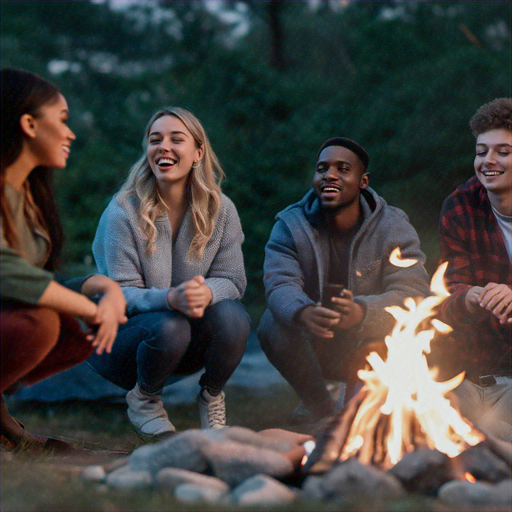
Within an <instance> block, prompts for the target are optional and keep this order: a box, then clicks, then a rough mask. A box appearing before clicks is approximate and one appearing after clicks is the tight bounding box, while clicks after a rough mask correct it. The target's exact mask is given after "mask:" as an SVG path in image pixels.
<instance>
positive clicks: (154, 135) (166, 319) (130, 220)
mask: <svg viewBox="0 0 512 512" xmlns="http://www.w3.org/2000/svg"><path fill="white" fill-rule="evenodd" d="M143 148H144V151H143V153H142V155H141V157H140V158H139V160H138V161H137V162H136V163H135V164H134V165H133V166H132V168H131V170H130V172H129V175H128V178H127V180H126V182H125V183H124V185H123V186H122V188H121V191H120V193H119V194H118V195H117V196H116V197H114V198H113V199H112V201H111V202H110V204H109V205H108V207H107V209H106V211H105V212H104V214H103V216H102V217H101V220H100V223H99V226H98V230H97V232H96V238H95V240H94V245H93V252H94V257H95V259H96V263H97V265H98V269H99V271H100V272H102V273H104V274H106V275H108V276H109V277H111V278H112V279H114V280H116V281H117V282H118V283H119V284H120V285H121V287H122V289H123V292H124V294H125V297H126V299H127V301H128V306H127V313H128V316H129V320H128V322H127V323H126V324H125V325H123V326H122V327H121V328H120V330H119V335H118V337H117V341H116V344H115V347H114V350H113V351H112V353H111V354H107V355H106V356H103V357H101V358H98V357H97V356H95V355H93V357H92V358H91V359H90V361H89V362H90V364H91V365H92V366H93V368H94V369H95V370H96V371H97V372H98V373H100V374H101V375H103V376H104V377H105V378H107V379H108V380H110V381H111V382H113V383H114V384H117V385H118V386H120V387H122V388H124V389H126V390H127V391H129V392H128V394H127V396H126V400H127V402H128V416H129V418H130V420H131V422H132V423H133V425H134V426H135V427H136V429H137V431H138V433H139V434H140V435H142V436H143V437H150V438H151V437H153V438H155V437H156V438H162V437H168V436H169V435H172V434H173V433H174V432H175V428H174V425H173V424H172V423H171V422H170V420H169V418H168V416H167V412H166V410H165V409H164V407H163V403H162V399H161V390H162V388H163V387H164V385H165V384H168V383H169V382H170V381H172V380H173V379H175V378H177V376H180V375H185V374H190V373H194V372H196V371H198V370H200V369H202V368H204V373H203V375H202V376H201V379H200V381H199V384H200V386H201V390H200V392H199V394H198V402H199V411H200V417H201V426H202V428H213V429H217V428H222V427H224V426H225V425H226V413H225V403H224V392H223V389H224V386H225V384H226V383H227V381H228V380H229V378H230V377H231V375H232V374H233V372H234V371H235V369H236V367H237V366H238V364H239V362H240V360H241V359H242V356H243V354H244V351H245V347H246V342H247V338H248V335H249V329H250V320H249V315H248V314H247V312H246V311H245V308H244V307H243V305H242V304H241V302H240V299H241V298H242V296H243V293H244V291H245V286H246V277H245V271H244V261H243V255H242V242H243V240H244V235H243V232H242V227H241V225H240V219H239V217H238V213H237V211H236V208H235V205H234V204H233V203H232V202H231V201H230V199H229V198H227V197H226V196H225V195H224V194H222V192H221V188H220V182H221V179H222V176H223V174H224V173H223V171H222V168H221V166H220V164H219V161H218V159H217V157H216V156H215V153H214V152H213V149H212V147H211V145H210V142H209V140H208V137H207V136H206V133H205V130H204V128H203V126H202V125H201V123H200V122H199V120H198V119H197V118H196V117H195V116H194V115H193V114H192V113H191V112H190V111H188V110H186V109H184V108H180V107H172V108H165V109H161V110H159V111H158V112H156V113H155V114H154V115H153V116H152V117H151V119H150V120H149V123H148V125H147V127H146V130H145V133H144V139H143Z"/></svg>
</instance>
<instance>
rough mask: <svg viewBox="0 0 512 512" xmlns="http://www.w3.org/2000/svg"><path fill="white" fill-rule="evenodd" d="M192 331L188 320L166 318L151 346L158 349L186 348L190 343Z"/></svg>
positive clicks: (180, 317)
mask: <svg viewBox="0 0 512 512" xmlns="http://www.w3.org/2000/svg"><path fill="white" fill-rule="evenodd" d="M190 337H191V330H190V324H189V322H188V320H187V319H186V318H185V317H184V316H182V315H180V316H172V317H169V318H166V319H165V320H164V321H163V322H162V326H161V327H160V330H159V332H158V334H157V335H156V336H155V339H154V341H153V342H152V343H151V344H154V345H156V348H165V347H182V346H184V347H186V346H187V345H188V344H189V342H190Z"/></svg>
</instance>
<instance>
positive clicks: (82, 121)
mask: <svg viewBox="0 0 512 512" xmlns="http://www.w3.org/2000/svg"><path fill="white" fill-rule="evenodd" d="M1 11H2V12H1V14H2V31H1V49H2V53H1V58H2V66H3V67H4V66H13V67H22V68H25V69H28V70H31V71H35V72H37V73H39V74H41V75H43V76H44V77H46V78H49V79H50V80H53V81H54V82H56V83H57V84H58V85H59V86H60V87H61V88H62V90H63V92H64V95H65V96H66V98H67V100H68V103H69V105H70V110H71V120H70V125H71V128H72V129H73V130H74V131H75V133H76V134H77V140H76V142H75V143H74V144H73V151H72V153H71V157H70V159H69V162H68V167H67V168H66V169H65V170H64V171H59V172H58V173H57V175H56V180H57V187H58V194H59V205H60V209H61V211H62V215H63V218H64V222H65V228H66V229H65V230H66V234H67V243H66V252H65V264H66V265H65V268H64V270H65V272H67V273H68V274H76V273H85V272H90V271H91V270H92V269H93V268H94V262H93V259H92V252H91V244H92V240H93V237H94V233H95V230H96V226H97V224H98V221H99V217H100V215H101V213H102V212H103V210H104V208H105V207H106V205H107V204H108V202H109V200H110V199H111V197H112V195H113V194H114V193H115V192H116V190H117V189H118V187H119V186H120V184H121V183H122V181H123V180H124V178H125V177H126V175H127V171H128V169H129V168H130V166H131V165H132V163H133V162H134V161H135V160H136V159H137V158H138V155H139V154H140V152H141V141H142V135H143V131H144V128H145V125H146V122H147V120H148V119H149V117H150V115H151V113H152V112H153V111H154V110H156V109H158V108H160V107H162V106H166V105H179V106H184V107H187V108H189V109H191V110H192V111H193V112H194V113H195V114H196V115H197V116H198V117H199V119H200V120H201V121H202V122H203V124H204V126H205V128H206V130H207V133H208V134H209V137H210V140H211V142H212V144H213V148H214V150H215V152H216V153H217V155H218V156H219V158H220V161H221V162H222V164H223V167H224V169H225V171H226V174H227V179H226V180H225V181H224V183H223V188H224V191H225V193H226V194H227V195H228V196H229V197H230V198H231V199H232V200H233V201H234V203H235V204H236V206H237V208H238V211H239V213H240V217H241V220H242V225H243V228H244V232H245V235H246V241H245V243H244V255H245V262H246V269H247V275H248V282H249V284H248V289H247V293H246V295H245V298H244V303H245V304H246V305H247V307H248V308H249V311H250V312H251V315H252V317H253V321H254V322H257V320H258V319H259V316H260V314H261V313H262V311H263V309H264V306H265V299H264V290H263V282H262V276H263V258H264V247H265V243H266V242H267V240H268V237H269V234H270V231H271V229H272V226H273V223H274V216H275V214H276V213H277V212H279V211H280V210H281V209H283V208H284V207H286V206H287V205H289V204H291V203H294V202H296V201H297V200H299V199H300V198H301V197H302V196H303V195H304V194H305V192H306V191H307V190H308V189H309V187H310V185H311V180H312V175H313V171H314V165H315V156H316V153H317V150H318V148H319V146H320V145H321V143H322V142H323V141H324V140H325V139H327V138H329V137H331V136H337V135H341V136H346V137H350V138H353V139H355V140H357V141H359V142H360V143H361V144H363V146H365V147H366V148H367V149H368V151H369V153H370V156H371V164H370V169H369V170H370V172H371V186H372V187H374V188H375V189H376V190H377V192H378V193H379V194H380V195H382V196H383V197H384V198H385V199H386V200H387V202H388V203H390V204H392V205H394V206H398V207H400V208H402V209H404V210H405V211H406V212H407V214H408V215H409V216H410V219H411V222H412V224H413V225H414V226H415V228H416V229H417V231H418V233H419V235H420V238H421V242H422V247H423V250H424V251H425V252H426V253H427V256H428V261H427V266H428V270H429V271H430V272H432V271H433V270H434V269H435V268H436V266H437V263H438V261H437V260H438V256H439V249H438V243H437V222H438V218H439V212H440V208H441V204H442V201H443V199H444V198H445V197H446V196H447V195H448V194H449V193H450V192H451V191H452V190H453V189H454V188H455V187H456V186H457V185H459V184H460V183H462V182H463V181H465V180H466V179H467V178H468V177H469V176H471V174H472V172H473V167H472V160H473V154H474V139H473V137H472V135H471V133H470V130H469V127H468V120H469V118H470V117H471V116H472V115H473V113H474V112H475V110H476V109H477V108H478V107H479V106H480V105H481V104H483V103H485V102H488V101H490V100H492V99H494V98H496V97H502V96H510V95H511V55H510V43H511V41H510V39H511V38H510V21H511V4H510V2H508V1H492V0H491V1H489V0H487V1H443V2H440V1H428V0H425V1H362V0H359V1H355V0H354V1H347V0H338V1H328V0H315V1H284V0H252V1H251V0H236V1H230V0H225V1H219V0H186V1H182V0H172V1H168V0H146V1H145V2H137V1H128V0H115V1H101V0H95V1H87V0H78V1H23V0H16V1H12V0H2V1H1Z"/></svg>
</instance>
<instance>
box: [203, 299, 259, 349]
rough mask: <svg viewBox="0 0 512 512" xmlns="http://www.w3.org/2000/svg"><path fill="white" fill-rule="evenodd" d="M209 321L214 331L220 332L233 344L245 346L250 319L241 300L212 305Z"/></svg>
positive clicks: (224, 301) (249, 328)
mask: <svg viewBox="0 0 512 512" xmlns="http://www.w3.org/2000/svg"><path fill="white" fill-rule="evenodd" d="M209 321H210V323H211V324H212V329H213V331H214V332H220V333H222V337H223V338H224V339H225V340H226V341H227V340H229V342H230V343H232V344H233V345H235V346H241V345H243V347H244V348H245V345H246V343H247V338H248V337H249V332H250V330H251V319H250V317H249V314H248V313H247V311H246V309H245V308H244V306H243V304H242V303H241V302H239V301H236V300H223V301H220V302H218V303H217V304H215V305H214V306H213V307H212V311H211V314H210V317H209Z"/></svg>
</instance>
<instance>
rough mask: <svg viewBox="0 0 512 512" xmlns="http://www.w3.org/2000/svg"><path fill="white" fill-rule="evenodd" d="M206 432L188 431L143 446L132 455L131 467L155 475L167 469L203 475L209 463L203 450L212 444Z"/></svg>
mask: <svg viewBox="0 0 512 512" xmlns="http://www.w3.org/2000/svg"><path fill="white" fill-rule="evenodd" d="M205 432H206V431H203V430H198V429H192V430H187V431H186V432H182V433H180V434H177V435H175V436H173V437H170V438H169V439H165V440H163V441H160V442H159V443H155V444H148V445H144V446H141V447H140V448H137V449H136V450H135V451H134V452H133V453H132V454H131V455H130V461H129V465H130V467H131V468H132V469H133V470H136V471H149V472H150V473H152V474H154V475H156V474H157V473H158V472H159V471H160V470H161V469H162V468H165V467H175V468H181V469H188V470H189V471H196V472H198V473H203V472H204V471H206V470H207V469H208V463H207V461H206V459H205V457H204V456H203V454H202V452H201V448H202V447H203V446H205V445H207V444H211V443H212V440H211V439H210V438H209V437H208V436H207V435H206V433H205Z"/></svg>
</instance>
